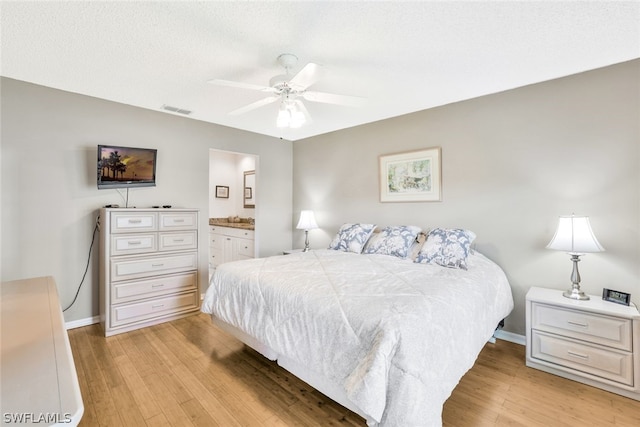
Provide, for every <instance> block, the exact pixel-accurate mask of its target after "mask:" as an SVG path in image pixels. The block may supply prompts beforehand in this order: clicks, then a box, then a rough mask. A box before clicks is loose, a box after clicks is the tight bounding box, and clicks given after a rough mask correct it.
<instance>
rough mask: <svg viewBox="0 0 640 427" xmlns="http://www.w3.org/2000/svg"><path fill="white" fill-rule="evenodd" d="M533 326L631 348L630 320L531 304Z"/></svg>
mask: <svg viewBox="0 0 640 427" xmlns="http://www.w3.org/2000/svg"><path fill="white" fill-rule="evenodd" d="M531 310H532V313H531V322H532V324H531V327H532V328H533V329H537V330H540V331H546V332H551V333H554V334H559V335H563V336H566V337H570V338H575V339H579V340H584V341H588V342H590V343H594V344H602V345H606V346H609V347H613V348H618V349H621V350H626V351H631V350H632V344H631V343H632V338H631V331H632V328H631V320H630V319H622V318H619V317H612V316H603V315H598V314H592V313H588V312H585V311H577V310H571V309H566V308H560V307H555V306H550V305H546V304H539V303H535V302H534V303H532V304H531Z"/></svg>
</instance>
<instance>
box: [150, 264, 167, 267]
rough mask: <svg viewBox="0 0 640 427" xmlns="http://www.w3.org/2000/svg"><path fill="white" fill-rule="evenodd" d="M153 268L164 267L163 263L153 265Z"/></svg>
mask: <svg viewBox="0 0 640 427" xmlns="http://www.w3.org/2000/svg"><path fill="white" fill-rule="evenodd" d="M151 267H154V268H155V267H164V264H163V263H159V264H151Z"/></svg>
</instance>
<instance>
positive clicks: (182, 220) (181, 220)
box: [173, 219, 184, 222]
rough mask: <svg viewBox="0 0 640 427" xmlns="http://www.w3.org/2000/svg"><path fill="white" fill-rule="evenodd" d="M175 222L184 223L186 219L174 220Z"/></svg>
mask: <svg viewBox="0 0 640 427" xmlns="http://www.w3.org/2000/svg"><path fill="white" fill-rule="evenodd" d="M173 222H184V219H174V220H173Z"/></svg>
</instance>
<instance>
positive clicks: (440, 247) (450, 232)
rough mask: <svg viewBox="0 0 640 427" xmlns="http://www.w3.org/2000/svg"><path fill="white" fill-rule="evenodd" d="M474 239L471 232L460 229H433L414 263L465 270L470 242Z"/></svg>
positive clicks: (474, 236)
mask: <svg viewBox="0 0 640 427" xmlns="http://www.w3.org/2000/svg"><path fill="white" fill-rule="evenodd" d="M475 238H476V235H475V234H474V233H473V231H469V230H464V229H462V228H449V229H444V228H434V229H433V230H431V231H429V234H428V235H427V241H426V242H425V243H424V245H423V246H422V249H420V252H418V257H417V258H416V261H415V262H419V263H422V264H438V265H441V266H443V267H450V268H461V269H463V270H466V269H467V257H468V256H469V252H470V251H471V242H473V240H474V239H475Z"/></svg>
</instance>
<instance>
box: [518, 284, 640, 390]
mask: <svg viewBox="0 0 640 427" xmlns="http://www.w3.org/2000/svg"><path fill="white" fill-rule="evenodd" d="M590 298H591V299H590V300H587V301H577V300H572V299H569V298H565V297H563V296H562V291H560V290H554V289H544V288H531V289H530V290H529V292H528V293H527V303H526V328H527V329H526V335H527V361H526V363H527V366H529V367H532V368H537V369H540V370H543V371H545V372H549V373H552V374H555V375H559V376H561V377H565V378H569V379H572V380H575V381H579V382H582V383H585V384H589V385H592V386H594V387H598V388H601V389H604V390H608V391H611V392H613V393H617V394H621V395H623V396H627V397H630V398H632V399H636V400H640V313H638V310H637V308H636V307H635V306H634V305H631V306H625V305H620V304H616V303H612V302H608V301H604V300H602V299H601V298H600V297H598V296H595V295H590Z"/></svg>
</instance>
